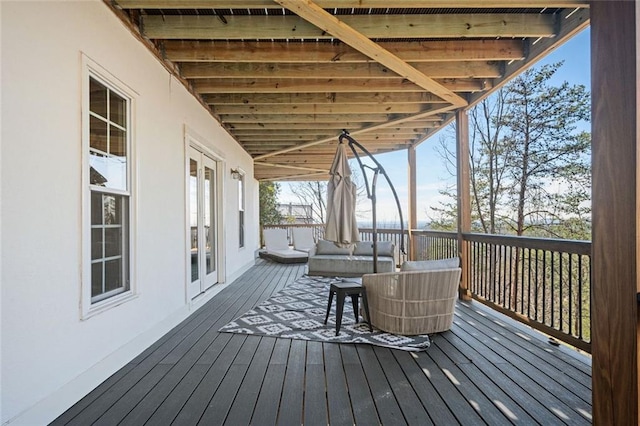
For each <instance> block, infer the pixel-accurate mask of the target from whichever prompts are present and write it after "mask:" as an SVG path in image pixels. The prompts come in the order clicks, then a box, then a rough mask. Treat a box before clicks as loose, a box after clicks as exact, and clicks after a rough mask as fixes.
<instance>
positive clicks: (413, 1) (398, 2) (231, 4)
mask: <svg viewBox="0 0 640 426" xmlns="http://www.w3.org/2000/svg"><path fill="white" fill-rule="evenodd" d="M117 2H118V5H120V6H121V7H123V8H125V9H140V8H147V9H280V8H281V6H279V5H277V4H275V3H274V2H273V1H272V0H117ZM316 3H317V4H318V6H320V7H322V8H325V9H329V8H360V9H363V8H364V9H368V8H373V9H378V8H382V9H386V8H388V7H390V6H393V7H394V8H402V9H405V8H410V9H413V8H431V7H434V8H450V9H454V8H458V9H466V8H474V9H479V8H536V7H538V8H544V7H553V8H555V7H559V8H564V7H568V8H571V7H589V2H588V1H585V0H551V1H547V0H456V1H455V2H454V1H450V0H393V3H392V4H390V3H389V0H317V1H316Z"/></svg>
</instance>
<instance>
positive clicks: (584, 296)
mask: <svg viewBox="0 0 640 426" xmlns="http://www.w3.org/2000/svg"><path fill="white" fill-rule="evenodd" d="M294 226H312V227H314V229H316V236H317V237H318V238H322V236H323V235H324V226H323V225H294ZM282 227H285V228H286V227H289V228H290V227H292V226H290V225H283V226H282ZM411 234H412V244H413V246H414V249H415V256H414V257H415V259H416V260H428V259H442V258H447V257H454V256H458V255H459V252H460V251H459V248H458V234H457V233H455V232H441V231H422V230H413V231H412V232H411ZM401 238H404V239H405V245H407V244H408V232H405V234H404V235H401V234H400V230H399V229H378V240H379V241H393V242H394V244H395V246H396V250H398V248H399V246H400V239H401ZM360 239H361V240H362V241H371V239H372V229H360ZM462 241H463V244H465V245H466V249H467V250H466V251H467V253H468V257H467V259H466V265H463V267H464V268H465V269H466V271H467V274H466V277H467V282H466V283H462V285H465V284H466V288H468V289H469V290H470V292H471V294H472V296H473V298H474V299H476V300H478V301H479V302H482V303H484V304H486V305H488V306H490V307H492V308H493V309H495V310H497V311H499V312H502V313H503V314H506V315H508V316H510V317H512V318H515V319H517V320H519V321H521V322H523V323H526V324H527V325H529V326H531V327H533V328H536V329H538V330H540V331H542V332H544V333H547V334H548V335H550V336H552V337H554V338H555V339H557V340H560V341H562V342H565V343H568V344H570V345H572V346H575V347H577V348H579V349H582V350H584V351H586V352H591V281H590V277H591V243H590V242H589V241H573V240H557V239H543V238H527V237H516V236H504V235H487V234H463V235H462ZM406 259H407V255H405V254H402V253H399V252H398V251H397V252H396V260H397V261H398V264H401V263H402V262H403V261H404V260H406Z"/></svg>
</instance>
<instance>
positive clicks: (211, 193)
mask: <svg viewBox="0 0 640 426" xmlns="http://www.w3.org/2000/svg"><path fill="white" fill-rule="evenodd" d="M216 179H217V175H216V162H215V161H214V160H212V159H211V158H209V157H207V156H206V155H205V154H203V153H202V152H200V151H198V150H197V149H195V148H193V147H189V176H188V180H189V182H188V190H189V201H188V218H187V220H188V222H189V229H190V233H189V235H190V244H189V253H188V256H189V257H190V259H191V271H190V272H191V273H190V275H189V277H190V282H189V284H188V287H189V288H188V295H189V299H193V298H194V297H196V296H198V295H199V294H201V293H203V292H204V291H206V290H207V289H208V288H210V287H211V286H213V285H214V284H216V283H217V282H218V261H219V256H218V250H217V248H218V240H217V239H218V237H219V236H218V235H217V229H218V228H217V224H218V223H217V221H218V205H217V184H218V183H217V181H216Z"/></svg>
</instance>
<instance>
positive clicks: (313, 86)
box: [192, 76, 493, 102]
mask: <svg viewBox="0 0 640 426" xmlns="http://www.w3.org/2000/svg"><path fill="white" fill-rule="evenodd" d="M423 79H428V77H426V76H424V77H423ZM429 80H431V79H429ZM431 81H432V83H429V85H433V86H434V87H433V88H432V90H434V92H432V93H433V94H435V95H438V93H436V92H435V91H437V92H439V93H441V94H442V95H443V96H448V95H446V93H453V92H481V91H483V90H487V89H489V88H491V87H493V84H492V83H491V80H489V79H481V80H476V79H471V78H454V79H437V80H431ZM422 83H423V84H425V85H427V83H426V82H422ZM192 85H193V87H194V89H195V90H196V92H198V93H200V94H209V93H300V92H304V93H326V92H327V91H330V92H349V93H354V92H356V93H357V92H360V93H370V92H371V91H374V90H376V89H377V90H380V91H383V92H423V91H424V90H425V89H424V88H423V87H421V86H419V85H417V84H415V83H412V82H411V81H409V80H408V79H403V78H401V77H396V78H388V79H357V78H351V79H319V78H318V79H303V78H291V79H285V80H280V79H276V78H256V79H251V78H225V79H201V80H194V82H193V84H192ZM436 85H437V86H439V87H435V86H436ZM429 91H431V90H429ZM438 96H439V95H438ZM453 96H455V97H456V99H457V98H458V97H459V96H458V95H455V93H453ZM452 99H453V98H452ZM460 102H462V101H460ZM465 102H466V101H465Z"/></svg>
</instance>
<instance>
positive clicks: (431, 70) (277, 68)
mask: <svg viewBox="0 0 640 426" xmlns="http://www.w3.org/2000/svg"><path fill="white" fill-rule="evenodd" d="M410 65H412V66H413V67H414V68H415V69H417V70H418V71H420V72H421V73H423V74H424V75H426V76H428V77H430V78H496V77H500V76H501V75H502V72H501V68H502V67H501V64H500V63H498V62H495V61H491V62H488V61H460V62H457V61H448V62H430V63H415V64H410ZM180 73H181V74H182V76H183V77H185V78H188V79H199V78H306V79H308V78H389V77H393V76H395V75H396V74H395V73H394V72H393V71H391V70H390V69H388V68H386V67H384V66H382V65H380V64H377V63H371V62H370V63H333V64H330V63H320V64H308V63H303V64H302V63H301V64H292V63H286V64H275V63H228V62H227V63H223V62H209V63H198V62H188V63H185V64H182V66H181V67H180Z"/></svg>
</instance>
